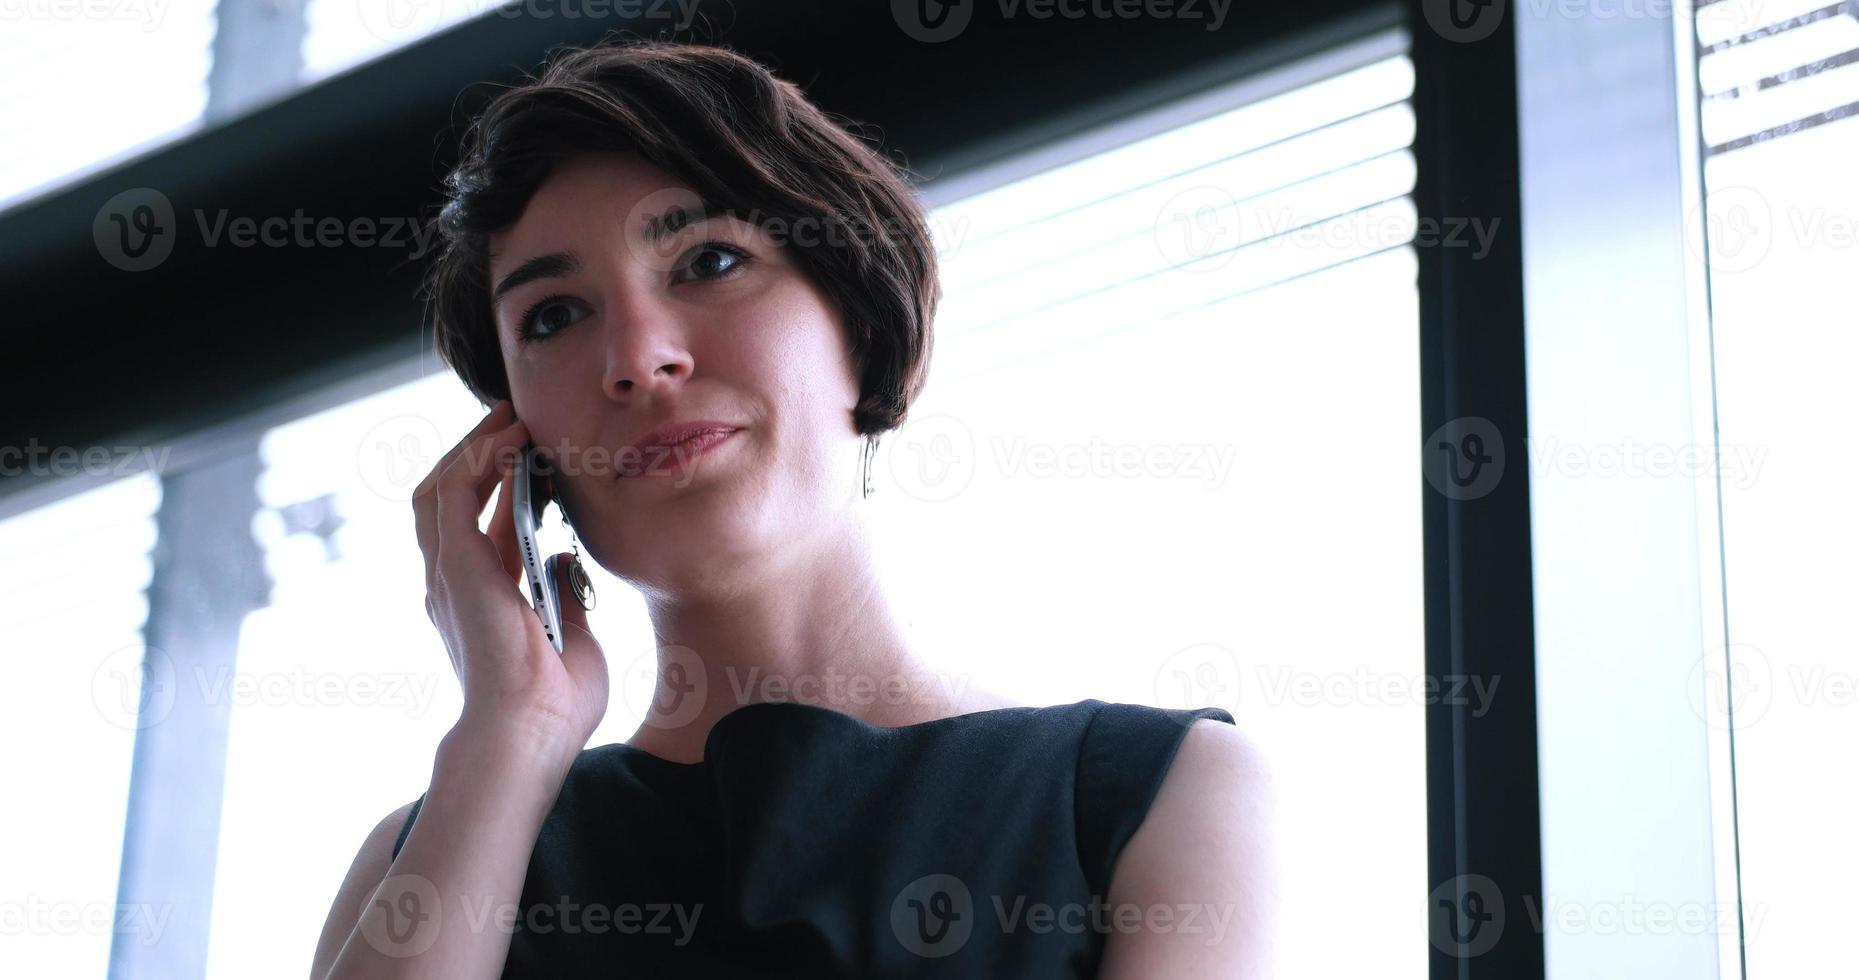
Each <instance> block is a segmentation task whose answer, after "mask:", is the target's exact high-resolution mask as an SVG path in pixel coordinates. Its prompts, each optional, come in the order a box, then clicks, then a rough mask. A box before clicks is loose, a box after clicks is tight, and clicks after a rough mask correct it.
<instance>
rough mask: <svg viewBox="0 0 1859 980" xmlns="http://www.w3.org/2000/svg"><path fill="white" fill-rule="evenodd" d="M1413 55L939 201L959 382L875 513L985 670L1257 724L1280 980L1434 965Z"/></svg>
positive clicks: (1314, 73)
mask: <svg viewBox="0 0 1859 980" xmlns="http://www.w3.org/2000/svg"><path fill="white" fill-rule="evenodd" d="M1404 51H1405V44H1404V41H1403V40H1402V39H1401V38H1400V37H1398V36H1389V37H1385V38H1380V39H1377V40H1375V41H1372V42H1369V43H1365V44H1363V45H1361V46H1359V47H1355V48H1351V49H1349V50H1347V51H1342V52H1335V53H1333V54H1332V56H1331V57H1329V58H1324V59H1318V60H1317V61H1315V62H1311V63H1306V64H1301V65H1297V66H1293V67H1291V68H1288V69H1287V70H1286V71H1285V73H1284V74H1282V75H1278V76H1275V77H1270V78H1252V79H1248V80H1246V81H1245V82H1242V83H1239V84H1236V85H1235V86H1234V87H1233V88H1232V89H1230V90H1228V91H1226V92H1223V93H1218V94H1217V95H1218V97H1219V98H1218V99H1216V98H1214V97H1213V96H1210V97H1209V102H1208V103H1205V104H1203V105H1202V106H1201V107H1200V108H1199V109H1198V110H1197V111H1198V112H1200V113H1201V115H1200V116H1199V117H1198V118H1194V119H1192V120H1191V121H1188V120H1182V119H1179V118H1171V117H1168V116H1166V114H1165V113H1166V110H1165V111H1164V113H1158V116H1159V117H1161V118H1166V119H1167V120H1168V121H1167V125H1166V128H1161V129H1157V128H1156V127H1157V125H1158V124H1157V122H1156V121H1155V119H1154V118H1138V119H1131V120H1124V121H1123V122H1122V124H1121V126H1120V127H1116V128H1112V129H1109V130H1107V131H1099V132H1095V133H1090V134H1086V135H1085V136H1083V137H1081V139H1080V141H1079V145H1080V146H1081V147H1089V148H1090V149H1089V150H1088V151H1084V150H1081V151H1080V153H1081V155H1080V156H1079V157H1078V158H1077V159H1074V160H1072V161H1070V162H1067V163H1064V164H1063V165H1059V166H1050V167H1042V168H1041V169H1039V170H1037V171H1036V172H1033V173H1031V174H1028V175H1025V176H1020V177H1017V178H1016V179H1012V180H1010V181H1009V182H1007V183H1004V184H1001V185H1000V186H996V187H992V188H991V189H987V190H985V191H981V192H978V193H970V192H969V187H970V186H972V185H973V184H974V183H975V182H985V181H987V179H988V177H989V175H988V174H986V173H983V174H977V175H972V176H970V177H959V176H958V177H957V178H956V180H957V181H959V182H961V183H960V185H959V186H958V190H957V192H956V193H955V197H954V199H950V192H947V191H939V189H938V188H937V186H936V185H935V183H934V182H932V183H931V184H930V185H929V186H928V188H927V190H928V193H929V194H930V195H931V196H932V198H934V199H936V200H938V201H939V202H940V204H939V206H938V207H937V208H936V209H935V211H934V213H933V215H932V225H933V230H934V233H935V234H936V235H937V238H938V245H939V249H940V252H941V254H942V256H943V259H944V261H945V263H946V265H945V268H944V271H943V274H944V284H945V288H946V289H947V290H948V293H947V296H946V299H945V301H944V305H943V308H942V310H941V311H940V312H939V314H938V317H937V332H938V333H937V346H936V354H935V363H934V365H933V366H932V368H931V371H930V380H929V384H928V386H927V388H926V389H925V391H924V394H923V396H922V398H921V400H920V401H919V402H918V403H917V405H916V406H915V407H913V408H912V410H911V421H910V422H908V423H907V424H906V425H905V427H904V428H903V429H902V430H900V431H899V432H896V433H891V434H889V435H887V436H886V437H885V440H886V442H885V443H883V444H881V447H880V450H879V453H878V465H879V466H880V472H881V473H882V474H883V476H882V477H881V478H880V479H879V480H877V481H876V483H877V491H876V492H875V493H874V495H873V497H872V499H871V500H870V501H869V503H870V504H871V505H872V506H873V507H874V510H875V512H876V514H877V518H876V520H875V521H874V523H875V524H876V525H877V527H878V530H879V532H880V533H881V534H882V541H881V544H882V557H883V558H885V559H887V560H888V563H889V567H887V569H886V575H887V576H888V577H889V579H890V580H891V581H894V582H896V583H897V584H898V588H897V594H898V595H899V596H900V598H902V599H904V600H908V601H910V602H912V603H913V608H911V609H910V610H909V614H908V615H907V617H906V618H907V620H908V621H912V622H914V624H916V626H917V627H918V628H919V629H920V630H921V631H922V634H923V639H924V641H925V644H926V649H928V650H929V651H930V652H932V653H933V654H935V655H936V656H938V657H939V658H940V659H941V660H943V661H944V662H945V663H948V664H949V665H951V669H954V670H957V671H959V672H960V673H961V675H962V676H967V677H972V678H974V679H976V680H977V682H978V683H981V684H983V686H987V687H991V688H994V689H997V690H1000V691H1002V692H1003V693H1005V694H1009V695H1010V696H1013V697H1015V698H1017V699H1018V700H1021V701H1023V702H1026V703H1029V704H1048V703H1059V702H1069V701H1074V700H1078V699H1081V698H1086V697H1098V698H1103V699H1105V700H1111V701H1129V702H1139V703H1148V704H1158V705H1163V706H1168V707H1198V706H1205V705H1216V706H1221V707H1225V708H1227V709H1228V710H1230V711H1231V712H1232V713H1233V715H1234V717H1235V719H1236V720H1237V721H1238V722H1239V723H1240V724H1241V725H1242V726H1244V727H1246V728H1247V729H1248V730H1250V731H1253V732H1255V733H1256V734H1257V736H1258V737H1259V739H1260V740H1261V742H1262V743H1263V744H1264V745H1265V746H1266V748H1267V750H1268V751H1269V752H1270V753H1271V756H1272V758H1273V760H1274V763H1275V765H1276V767H1277V768H1278V770H1279V781H1280V787H1281V788H1280V792H1281V794H1282V797H1283V799H1282V806H1283V808H1284V811H1285V812H1286V813H1288V814H1296V817H1295V819H1292V820H1289V821H1287V822H1286V826H1285V827H1284V828H1283V834H1284V847H1285V854H1284V876H1285V880H1284V888H1285V894H1284V920H1283V929H1284V934H1283V937H1282V940H1283V944H1282V947H1281V950H1282V961H1281V963H1280V970H1281V972H1282V973H1283V974H1284V975H1286V976H1376V977H1414V978H1417V977H1421V976H1424V975H1425V971H1426V951H1427V946H1426V944H1425V943H1424V942H1423V941H1421V939H1420V937H1422V936H1423V935H1425V934H1426V932H1427V910H1426V909H1425V907H1424V904H1425V903H1423V902H1420V901H1417V900H1416V899H1415V895H1414V888H1415V883H1416V882H1421V881H1425V880H1426V874H1427V870H1426V845H1425V841H1426V829H1425V828H1426V823H1425V820H1426V802H1425V786H1426V776H1425V767H1424V762H1425V735H1424V720H1423V717H1424V705H1425V703H1426V700H1427V697H1428V695H1427V694H1426V692H1425V691H1424V690H1423V683H1422V675H1423V672H1424V669H1425V668H1424V634H1423V627H1422V620H1421V613H1422V607H1423V603H1422V587H1421V571H1422V566H1421V497H1420V494H1421V490H1422V488H1423V487H1424V486H1425V484H1424V481H1423V479H1422V476H1421V472H1420V460H1419V457H1418V455H1417V454H1416V453H1415V452H1414V451H1413V449H1414V445H1415V440H1416V438H1417V437H1418V435H1419V434H1420V432H1419V430H1420V414H1419V413H1420V394H1419V360H1418V359H1419V345H1418V308H1417V302H1418V299H1417V292H1416V289H1415V275H1416V264H1415V256H1414V251H1413V240H1414V235H1415V210H1414V206H1413V204H1412V202H1411V201H1410V200H1409V198H1408V194H1409V192H1410V191H1411V190H1412V189H1413V186H1414V183H1413V182H1414V161H1413V158H1412V156H1411V154H1410V152H1409V146H1410V144H1411V142H1412V140H1413V135H1414V131H1413V126H1414V116H1413V111H1412V109H1411V107H1410V106H1409V104H1408V101H1407V100H1408V98H1409V96H1410V95H1411V92H1412V86H1413V70H1412V67H1411V64H1410V63H1409V61H1408V60H1407V58H1406V56H1405V54H1404ZM1268 93H1269V94H1268ZM1221 100H1223V101H1221ZM1145 126H1146V127H1148V128H1150V129H1151V130H1152V131H1150V132H1148V133H1144V134H1143V135H1140V136H1132V135H1131V133H1132V131H1138V132H1140V131H1141V130H1142V129H1144V128H1145ZM1092 144H1096V145H1095V146H1093V145H1092ZM1050 153H1051V151H1050V150H1047V151H1045V154H1044V155H1042V160H1043V159H1046V158H1048V157H1049V155H1050ZM1014 166H1015V165H1014V164H1013V163H1011V162H1010V163H1008V164H1006V165H1004V167H1003V169H1007V170H1012V169H1013V168H1014ZM925 556H935V557H936V558H937V559H938V560H936V561H927V562H926V561H924V558H925ZM1338 882H1347V883H1348V886H1347V887H1348V898H1347V903H1348V905H1349V906H1350V907H1352V908H1356V909H1361V910H1363V911H1362V912H1361V913H1359V914H1355V915H1352V916H1351V920H1350V923H1349V934H1350V940H1349V941H1348V942H1346V943H1339V942H1337V941H1336V936H1337V928H1338V927H1337V919H1336V909H1337V907H1338V902H1339V897H1338V893H1337V883H1338Z"/></svg>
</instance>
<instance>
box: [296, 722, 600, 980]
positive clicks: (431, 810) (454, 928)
mask: <svg viewBox="0 0 1859 980" xmlns="http://www.w3.org/2000/svg"><path fill="white" fill-rule="evenodd" d="M560 758H561V752H560V749H559V748H557V747H552V746H551V747H547V748H544V747H540V746H533V745H532V744H531V743H529V742H528V741H527V740H525V739H523V738H521V737H518V736H515V735H513V734H510V733H503V734H499V735H496V736H491V735H484V736H479V737H473V736H472V735H470V734H469V733H467V732H466V731H465V730H462V729H453V730H452V732H450V733H448V734H447V735H446V738H445V740H444V742H443V743H442V744H441V746H440V749H439V753H438V756H437V758H436V759H435V761H434V766H433V778H432V784H431V786H430V787H429V788H428V789H427V792H426V801H425V802H424V803H423V804H421V805H420V810H419V814H418V816H417V817H416V818H415V819H414V822H413V829H412V830H410V831H408V832H407V840H406V843H405V844H404V845H402V846H401V848H400V854H399V856H398V857H396V858H395V859H394V860H393V863H392V865H391V866H388V867H387V868H386V869H385V872H384V874H383V875H382V876H381V877H380V878H377V879H376V880H373V881H366V882H365V883H362V884H359V885H356V884H354V883H353V879H355V877H356V875H357V872H356V871H355V870H351V872H350V876H351V879H352V880H351V882H345V883H344V884H343V887H342V891H341V893H339V895H338V898H337V904H338V907H337V908H335V909H332V910H331V912H330V925H326V926H325V927H324V935H325V944H328V943H329V936H330V933H331V932H332V931H333V930H334V929H343V930H344V934H346V936H347V941H346V942H341V940H337V942H341V947H340V952H339V953H337V954H335V958H334V962H333V963H330V964H329V965H328V966H327V967H325V965H324V964H325V962H326V961H325V956H327V955H329V954H328V950H327V945H323V946H319V949H318V956H317V961H316V964H315V965H314V966H313V967H312V973H311V976H312V980H355V978H360V977H369V978H388V977H392V978H415V977H435V978H436V977H444V978H446V980H454V978H457V980H496V978H497V977H498V976H500V975H501V974H502V973H503V968H504V960H505V958H506V957H508V955H509V953H510V935H511V924H512V923H513V922H514V920H515V916H516V913H517V903H518V901H519V900H520V899H521V897H522V890H523V879H524V878H525V877H527V875H528V871H529V860H530V855H531V854H532V852H533V851H534V850H535V846H536V835H537V834H538V833H539V832H540V831H541V829H542V822H543V820H544V818H546V817H547V816H548V814H549V811H550V810H551V809H552V808H553V807H554V805H555V799H556V797H557V796H558V795H559V794H560V792H561V786H562V781H563V775H564V771H563V769H562V767H561V763H560V761H559V760H560ZM395 833H396V834H397V833H398V830H396V831H395ZM392 841H393V838H392V837H388V838H387V843H388V848H389V851H390V853H391V848H392ZM363 850H364V852H366V851H368V850H369V848H368V847H367V846H364V848H363ZM379 860H380V857H379V856H378V855H375V856H372V857H371V856H370V855H367V854H364V855H363V856H358V858H357V860H356V865H357V867H358V868H359V867H360V866H361V865H363V864H369V863H374V866H375V867H377V868H378V867H379V866H380V865H379V864H378V863H376V862H379ZM357 894H359V895H362V896H364V897H365V901H362V902H354V901H353V898H352V896H354V895H357ZM342 895H349V896H351V898H350V899H349V902H347V903H345V902H344V900H343V898H342V897H341V896H342ZM344 904H350V905H351V906H352V907H347V908H344V907H342V906H343V905H344ZM338 922H340V923H341V925H337V923H338ZM325 970H326V971H327V972H324V971H325Z"/></svg>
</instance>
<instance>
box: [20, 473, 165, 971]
mask: <svg viewBox="0 0 1859 980" xmlns="http://www.w3.org/2000/svg"><path fill="white" fill-rule="evenodd" d="M160 501H161V486H160V483H159V482H158V481H157V480H156V479H155V478H154V477H152V476H147V475H143V476H138V477H128V478H124V479H121V480H117V481H115V482H112V483H109V484H106V485H104V486H102V487H99V488H97V489H94V490H90V491H87V492H84V493H80V494H77V495H75V496H72V497H68V498H66V499H64V500H61V501H59V502H57V503H55V504H50V505H47V506H43V507H40V508H37V509H35V510H31V511H27V512H26V513H23V514H20V515H18V516H16V517H11V518H8V519H7V520H5V521H4V522H0V596H4V597H5V600H4V602H3V603H0V636H4V637H6V652H7V682H6V683H5V684H4V685H0V738H4V739H5V741H6V744H7V745H9V746H12V747H13V750H12V751H9V752H7V753H6V763H5V769H4V773H5V780H6V783H7V785H9V786H13V787H32V788H37V789H38V790H40V791H39V792H32V791H29V790H28V791H16V795H14V796H13V798H12V800H11V804H10V805H9V806H6V807H4V808H0V867H4V868H6V889H7V898H6V901H7V903H8V905H9V906H10V907H9V909H8V913H9V914H8V921H7V928H6V929H4V930H0V962H4V963H6V964H7V972H8V973H10V974H13V975H17V976H82V975H90V976H103V975H105V974H107V973H108V972H109V966H110V944H111V942H112V939H113V936H112V932H111V930H112V927H113V926H118V925H120V926H121V927H122V928H123V930H124V931H123V934H122V935H120V936H117V937H115V939H116V941H119V942H135V941H146V942H154V941H156V940H159V939H160V938H161V933H160V929H161V923H162V921H164V920H165V918H166V914H165V912H164V910H162V909H160V908H155V909H146V908H143V909H124V910H121V912H120V914H119V912H118V909H117V907H116V906H114V905H113V904H112V897H113V896H115V895H116V893H117V890H116V886H117V876H118V874H119V873H120V869H121V864H122V858H123V814H124V813H125V812H126V811H127V810H128V806H129V773H130V766H131V762H132V759H133V757H134V753H135V741H136V730H137V726H138V725H140V724H145V723H147V719H146V717H145V716H144V715H142V714H141V712H140V711H139V708H140V705H141V700H142V690H143V688H142V681H143V678H142V673H141V668H142V664H143V657H144V652H145V651H144V646H143V641H142V636H141V628H142V624H143V621H144V620H145V619H146V617H147V615H148V599H147V597H146V596H145V595H144V593H143V590H144V589H145V588H147V587H148V585H149V581H150V577H151V572H152V568H151V562H150V549H151V548H152V547H153V545H154V543H155V520H154V515H155V510H156V508H157V507H158V506H159V504H160ZM151 696H152V697H157V696H159V695H158V694H152V695H151ZM28 746H30V747H31V748H30V749H29V750H22V749H23V748H24V747H28Z"/></svg>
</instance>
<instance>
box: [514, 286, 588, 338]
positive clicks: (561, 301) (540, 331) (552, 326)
mask: <svg viewBox="0 0 1859 980" xmlns="http://www.w3.org/2000/svg"><path fill="white" fill-rule="evenodd" d="M577 311H578V312H577ZM587 312H588V309H587V307H586V306H585V305H584V304H582V303H581V302H580V301H578V300H573V299H569V298H568V297H566V296H545V297H543V298H542V299H539V300H537V301H536V302H535V304H534V305H532V306H530V308H529V309H528V310H526V311H524V313H523V316H522V319H520V320H518V321H517V326H516V330H517V337H518V338H519V339H522V340H540V339H545V338H547V337H549V336H552V335H553V334H554V333H555V332H556V331H557V330H560V329H562V328H563V327H566V326H569V325H570V324H572V323H574V322H575V321H576V320H579V319H580V318H581V316H584V315H586V314H587Z"/></svg>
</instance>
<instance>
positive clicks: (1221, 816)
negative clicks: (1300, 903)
mask: <svg viewBox="0 0 1859 980" xmlns="http://www.w3.org/2000/svg"><path fill="white" fill-rule="evenodd" d="M1274 814H1275V800H1274V795H1273V788H1272V780H1271V775H1270V772H1269V771H1268V769H1267V767H1266V763H1265V759H1264V756H1263V754H1262V753H1261V752H1260V751H1259V749H1258V747H1257V746H1256V745H1254V744H1253V742H1252V740H1251V739H1250V738H1248V737H1247V736H1246V734H1245V733H1244V732H1241V731H1240V730H1239V729H1238V728H1236V727H1234V726H1233V725H1229V724H1227V723H1226V722H1223V721H1219V720H1217V719H1209V718H1203V719H1200V720H1198V721H1196V722H1195V723H1194V724H1193V725H1192V726H1190V727H1189V729H1188V733H1187V734H1186V735H1185V736H1183V737H1182V741H1181V747H1180V749H1178V750H1177V751H1176V753H1175V760H1174V762H1173V763H1172V764H1171V765H1170V766H1169V770H1168V775H1167V776H1166V777H1165V778H1164V779H1163V781H1162V786H1161V789H1160V790H1158V791H1157V794H1156V798H1155V802H1154V803H1153V804H1151V806H1150V808H1149V812H1148V814H1147V815H1146V816H1145V817H1144V818H1143V822H1142V825H1141V826H1140V827H1138V828H1137V830H1136V833H1135V834H1134V835H1133V836H1132V837H1131V838H1130V840H1129V843H1128V844H1126V845H1125V846H1124V848H1123V851H1122V852H1121V853H1120V854H1119V855H1118V856H1117V861H1116V864H1115V865H1114V867H1113V868H1112V871H1111V879H1110V888H1109V894H1108V895H1106V896H1105V899H1106V900H1107V901H1108V902H1109V904H1110V915H1109V917H1108V921H1109V925H1110V928H1111V933H1110V937H1109V939H1108V941H1107V942H1106V943H1105V947H1104V960H1103V964H1102V966H1101V968H1100V969H1099V972H1098V976H1099V977H1100V978H1104V980H1140V978H1148V977H1220V978H1230V980H1266V978H1269V977H1271V976H1273V975H1274V971H1275V963H1274V955H1275V949H1274V947H1275V944H1276V929H1277V907H1278V894H1277V892H1278V883H1277V876H1278V869H1277V854H1276V846H1275V832H1274V828H1273V824H1274V822H1275V816H1274Z"/></svg>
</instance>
